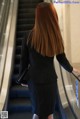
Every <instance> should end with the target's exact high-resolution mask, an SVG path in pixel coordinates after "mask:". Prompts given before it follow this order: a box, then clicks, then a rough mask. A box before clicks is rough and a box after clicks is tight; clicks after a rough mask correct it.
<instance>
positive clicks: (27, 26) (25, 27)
mask: <svg viewBox="0 0 80 119" xmlns="http://www.w3.org/2000/svg"><path fill="white" fill-rule="evenodd" d="M33 26H34V25H33V24H22V25H18V26H17V30H18V31H24V30H26V31H27V30H31V29H32V28H33Z"/></svg>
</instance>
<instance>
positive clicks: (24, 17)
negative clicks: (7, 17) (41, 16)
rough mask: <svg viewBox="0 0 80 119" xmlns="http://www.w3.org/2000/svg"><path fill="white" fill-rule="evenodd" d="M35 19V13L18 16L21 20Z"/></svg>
mask: <svg viewBox="0 0 80 119" xmlns="http://www.w3.org/2000/svg"><path fill="white" fill-rule="evenodd" d="M34 17H35V14H34V13H24V14H23V13H22V14H21V13H20V14H18V19H21V18H23V19H29V18H34Z"/></svg>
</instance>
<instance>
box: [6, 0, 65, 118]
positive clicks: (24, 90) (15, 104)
mask: <svg viewBox="0 0 80 119" xmlns="http://www.w3.org/2000/svg"><path fill="white" fill-rule="evenodd" d="M39 2H42V0H19V4H18V16H17V26H16V38H15V44H16V45H15V56H14V66H13V73H12V78H11V86H10V91H9V99H8V106H7V110H8V113H9V119H14V118H15V119H22V118H23V116H24V117H25V118H28V119H31V118H32V106H31V101H30V94H29V90H28V86H27V87H22V86H20V85H17V84H16V83H15V82H16V79H17V78H18V76H19V73H20V60H21V49H22V40H23V37H24V33H25V32H26V31H28V30H31V29H32V28H33V25H34V17H35V7H36V5H37V4H38V3H39ZM57 99H58V97H57ZM57 101H59V99H58V100H57ZM55 118H56V119H62V118H61V114H60V108H59V104H57V103H56V108H55ZM64 119H65V118H64Z"/></svg>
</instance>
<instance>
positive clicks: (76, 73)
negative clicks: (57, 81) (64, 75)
mask: <svg viewBox="0 0 80 119" xmlns="http://www.w3.org/2000/svg"><path fill="white" fill-rule="evenodd" d="M72 72H73V73H74V74H75V75H77V76H78V77H80V70H79V69H77V68H73V71H72Z"/></svg>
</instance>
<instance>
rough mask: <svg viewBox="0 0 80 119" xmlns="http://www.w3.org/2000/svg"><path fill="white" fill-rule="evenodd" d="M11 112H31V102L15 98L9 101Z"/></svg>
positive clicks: (26, 99)
mask: <svg viewBox="0 0 80 119" xmlns="http://www.w3.org/2000/svg"><path fill="white" fill-rule="evenodd" d="M8 110H9V112H24V111H29V112H31V110H32V106H31V101H30V99H28V98H15V99H11V100H10V101H9V107H8Z"/></svg>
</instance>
